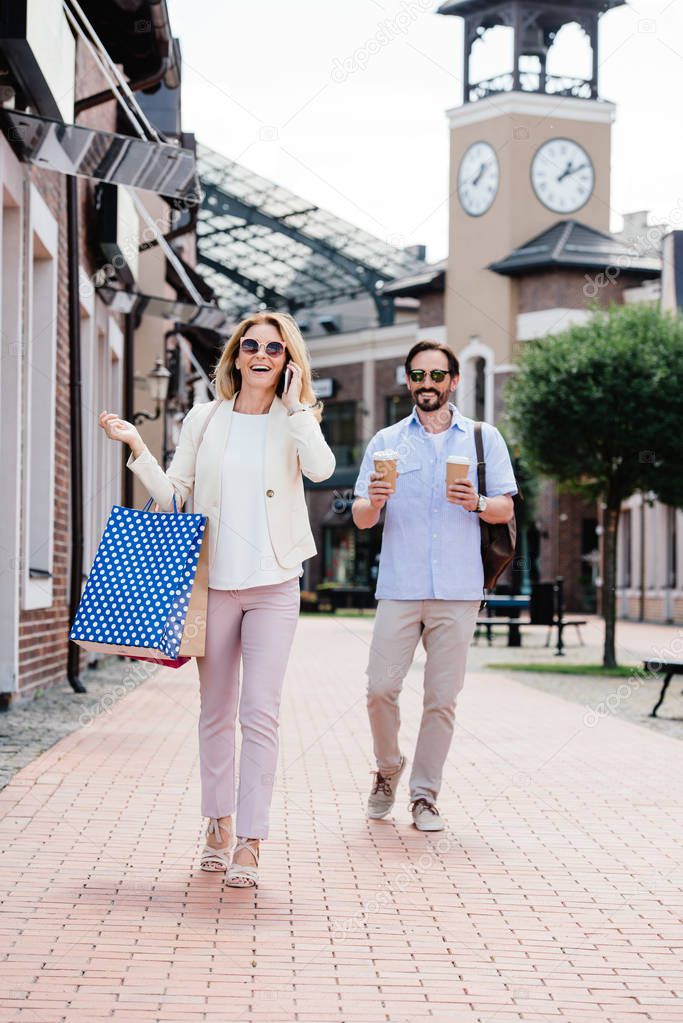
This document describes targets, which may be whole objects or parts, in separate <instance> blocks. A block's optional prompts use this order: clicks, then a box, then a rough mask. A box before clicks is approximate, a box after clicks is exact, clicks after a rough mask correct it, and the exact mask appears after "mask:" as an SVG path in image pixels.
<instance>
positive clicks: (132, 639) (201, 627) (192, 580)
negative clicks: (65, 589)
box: [69, 499, 209, 668]
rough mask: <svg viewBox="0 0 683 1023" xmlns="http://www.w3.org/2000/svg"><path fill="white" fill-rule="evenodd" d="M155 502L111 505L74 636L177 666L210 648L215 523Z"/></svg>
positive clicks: (90, 646) (106, 649) (96, 646)
mask: <svg viewBox="0 0 683 1023" xmlns="http://www.w3.org/2000/svg"><path fill="white" fill-rule="evenodd" d="M151 503H152V501H151V499H150V501H149V502H148V503H147V505H146V506H145V507H144V508H143V509H142V510H140V509H138V508H123V507H121V506H120V505H115V506H114V507H113V508H112V510H111V514H110V516H109V520H108V522H107V525H106V527H105V530H104V533H103V535H102V539H101V541H100V545H99V547H98V549H97V554H96V555H95V560H94V562H93V566H92V569H91V570H90V575H89V576H88V581H87V583H86V586H85V589H84V591H83V596H82V597H81V602H80V604H79V606H78V611H77V613H76V617H75V618H74V623H73V627H72V629H71V632H70V633H69V639H72V640H73V641H74V643H78V645H79V646H81V647H83V649H84V650H94V651H101V652H103V653H109V654H122V655H123V656H124V657H132V658H134V659H136V660H153V661H158V662H159V663H161V664H164V665H168V666H169V667H174V668H176V667H180V665H181V664H184V663H185V662H186V661H188V660H189V658H190V657H202V656H203V655H204V641H205V638H206V606H207V598H208V579H209V557H208V522H207V518H206V516H205V515H195V514H189V513H182V514H179V513H178V510H177V507H176V505H175V501H174V506H173V507H174V510H173V512H170V513H166V512H152V511H149V510H148V509H149V507H150V505H151Z"/></svg>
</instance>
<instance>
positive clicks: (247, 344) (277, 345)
mask: <svg viewBox="0 0 683 1023" xmlns="http://www.w3.org/2000/svg"><path fill="white" fill-rule="evenodd" d="M240 348H241V350H242V351H243V352H246V354H247V355H256V353H257V352H258V351H260V350H261V349H263V350H264V352H265V353H266V355H270V356H272V357H273V358H277V356H278V355H282V353H283V352H284V350H285V346H284V345H283V343H282V341H269V342H268V344H266V345H264V344H259V342H258V341H257V340H256V339H255V338H253V337H244V338H242V340H241V341H240Z"/></svg>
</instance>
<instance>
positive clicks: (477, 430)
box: [474, 423, 486, 496]
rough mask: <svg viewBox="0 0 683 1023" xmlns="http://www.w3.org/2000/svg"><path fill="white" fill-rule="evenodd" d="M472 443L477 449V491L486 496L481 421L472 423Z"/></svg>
mask: <svg viewBox="0 0 683 1023" xmlns="http://www.w3.org/2000/svg"><path fill="white" fill-rule="evenodd" d="M474 445H475V448H476V451H477V482H478V485H479V493H480V494H483V495H484V496H486V461H485V459H484V441H483V439H482V435H481V423H475V424H474Z"/></svg>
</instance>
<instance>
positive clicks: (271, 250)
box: [197, 145, 424, 323]
mask: <svg viewBox="0 0 683 1023" xmlns="http://www.w3.org/2000/svg"><path fill="white" fill-rule="evenodd" d="M197 171H198V174H199V179H200V181H201V185H202V189H203V192H204V199H203V202H202V205H201V208H200V211H199V218H198V224H197V269H198V270H199V271H200V273H201V274H202V276H203V277H205V278H206V280H207V282H208V283H209V284H210V285H211V287H212V288H213V289H214V291H215V292H216V295H217V297H218V299H219V302H220V304H221V306H222V308H223V309H224V310H225V311H226V312H227V313H229V314H232V315H237V316H240V315H242V314H244V313H246V312H250V311H252V310H253V309H254V306H255V305H257V304H260V303H264V304H265V305H268V306H270V307H271V308H285V309H289V311H290V312H295V311H296V310H297V309H300V308H302V307H304V306H305V307H310V306H313V305H317V304H319V303H322V302H325V303H328V302H331V301H334V300H336V299H340V298H350V297H353V296H355V295H359V294H362V293H363V292H365V293H368V294H370V296H371V297H372V298H373V300H374V302H375V304H376V306H377V310H378V314H379V321H380V323H388V322H391V318H392V299H391V298H390V297H389V296H387V297H386V298H385V297H384V296H383V295H382V285H383V282H384V281H390V280H394V279H395V278H396V277H400V276H403V275H404V274H406V273H410V272H411V271H414V270H416V269H417V268H423V267H424V263H423V262H422V261H421V260H419V259H417V258H416V256H415V255H414V254H413V253H411V252H408V251H406V250H403V249H399V248H396V247H395V246H393V245H390V244H388V243H387V242H385V241H383V240H382V239H380V238H376V237H375V236H374V235H372V234H370V233H369V232H367V231H363V230H361V229H360V228H358V227H356V226H355V225H354V224H350V223H348V222H347V221H345V220H342V219H341V218H340V217H336V216H334V215H333V214H332V213H328V212H326V211H325V210H323V209H320V207H318V206H315V205H314V204H313V203H310V202H308V201H307V200H306V199H303V198H301V197H300V196H298V195H295V194H294V193H293V192H290V191H288V190H287V189H286V188H282V187H280V186H279V185H276V184H275V183H274V182H273V181H269V180H268V179H267V178H263V177H260V176H259V175H258V174H255V173H254V172H253V171H251V170H249V169H248V168H246V167H243V166H241V165H240V164H238V163H235V162H234V160H230V159H228V158H227V157H224V156H220V155H219V154H218V153H215V152H213V151H212V150H210V149H207V148H206V147H205V146H202V145H198V146H197ZM255 299H256V301H255Z"/></svg>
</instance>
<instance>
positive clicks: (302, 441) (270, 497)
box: [126, 397, 335, 568]
mask: <svg viewBox="0 0 683 1023" xmlns="http://www.w3.org/2000/svg"><path fill="white" fill-rule="evenodd" d="M234 404H235V399H234V398H232V399H230V400H229V401H222V402H221V404H220V405H219V407H218V408H217V409H216V411H215V413H214V415H213V416H212V418H211V422H210V423H209V425H208V426H207V428H206V433H205V434H204V438H203V440H202V443H201V446H199V451H197V447H198V444H199V435H200V433H201V429H202V425H203V423H204V421H205V419H206V418H207V417H208V415H209V413H210V412H211V409H212V408H213V407H214V402H211V401H210V402H203V403H202V404H200V405H195V406H194V407H193V408H191V409H190V411H189V412H188V413H187V415H186V416H185V418H184V420H183V425H182V428H181V431H180V439H179V440H178V446H177V448H176V450H175V454H174V455H173V460H172V461H171V464H170V465H169V467H168V469H167V470H166V472H164V470H163V469H162V468H161V466H160V465H159V463H158V462H157V460H156V458H155V457H154V455H153V454H152V452H151V451H150V450H149V448H147V447H145V448H144V449H143V450H142V452H141V453H140V454H139V456H138V457H137V458H133V455H132V454H131V456H130V458H129V459H128V461H127V463H126V465H127V466H128V468H129V469H131V470H132V471H133V472H134V473H135V475H136V476H137V477H138V479H139V480H140V481H141V482H142V484H143V486H144V487H145V488H146V489H147V491H148V492H149V494H150V495H151V496H152V497H153V498H154V500H155V501H156V502H157V503H158V504H159V507H160V508H161V510H162V511H172V510H173V494H174V492H175V495H176V500H177V502H178V509H179V510H180V508H181V507H182V506H183V505H184V503H185V501H186V500H187V498H188V497H189V495H190V493H192V492H193V491H194V511H195V512H198V513H200V514H202V515H206V516H207V517H208V520H209V565H210V566H211V565H213V563H214V558H215V556H216V541H217V538H218V526H219V519H220V509H221V490H222V475H223V474H222V471H221V470H222V466H223V453H224V451H225V447H226V445H227V443H228V437H229V436H230V426H231V424H232V411H233V406H234ZM334 468H335V457H334V454H333V453H332V451H331V449H330V448H329V447H328V445H327V442H326V441H325V438H324V437H323V434H322V431H321V429H320V424H319V423H318V421H317V419H316V418H315V416H313V414H312V413H311V412H296V413H295V414H294V415H292V416H290V415H288V413H287V408H286V406H285V405H284V403H283V402H282V400H281V399H280V398H278V397H275V398H273V403H272V405H271V406H270V409H269V411H268V425H267V431H266V451H265V466H264V474H263V492H264V496H265V499H266V515H267V520H268V530H269V532H270V539H271V542H272V544H273V551H274V553H275V557H276V559H277V561H278V564H280V565H281V566H282V567H283V568H295V567H296V565H298V564H299V563H300V562H302V561H304V560H305V559H306V558H311V557H313V555H314V554H315V553H316V546H315V542H314V540H313V534H312V533H311V526H310V523H309V520H308V508H307V507H306V499H305V496H304V485H303V478H302V473H303V475H304V476H307V477H308V479H310V480H313V481H314V482H315V483H320V482H322V480H326V479H328V478H329V477H330V476H331V475H332V473H333V472H334ZM239 499H240V495H239V491H236V492H235V500H236V501H239Z"/></svg>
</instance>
